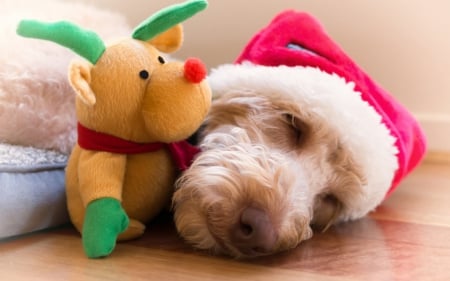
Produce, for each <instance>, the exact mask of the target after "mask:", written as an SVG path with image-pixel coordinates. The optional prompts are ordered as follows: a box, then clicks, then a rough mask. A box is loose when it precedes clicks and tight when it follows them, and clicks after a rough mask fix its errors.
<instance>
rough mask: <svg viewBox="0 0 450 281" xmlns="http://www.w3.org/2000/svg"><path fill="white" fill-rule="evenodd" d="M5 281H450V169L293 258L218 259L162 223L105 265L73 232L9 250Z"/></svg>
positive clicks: (427, 167) (408, 185)
mask: <svg viewBox="0 0 450 281" xmlns="http://www.w3.org/2000/svg"><path fill="white" fill-rule="evenodd" d="M0 280H9V281H12V280H27V281H30V280H77V281H78V280H121V281H122V280H187V281H189V280H216V281H219V280H271V281H274V280H283V281H290V280H365V281H366V280H377V281H380V280H408V281H417V280H433V281H434V280H450V165H442V164H433V163H424V164H422V165H421V167H419V168H418V169H417V170H416V171H415V172H414V173H413V174H411V175H410V176H409V177H408V178H407V179H406V180H405V181H404V182H403V184H402V185H401V186H400V187H399V189H398V190H397V191H396V192H395V193H394V194H393V196H392V197H390V198H389V199H388V200H387V201H386V202H385V203H384V204H383V205H382V206H381V207H379V209H378V210H377V211H376V212H375V213H373V214H371V215H370V216H369V217H367V218H364V219H362V220H360V221H357V222H353V223H347V224H343V225H339V226H337V227H334V228H331V229H330V230H329V231H328V232H326V233H324V234H316V235H315V236H314V238H312V239H311V240H308V241H306V242H304V243H303V244H302V245H301V246H299V247H298V248H297V249H295V250H292V251H290V252H287V253H282V254H279V255H275V256H271V257H265V258H260V259H257V260H253V261H245V262H244V261H235V260H231V259H227V258H223V257H211V256H208V255H207V254H205V253H201V252H196V251H193V250H191V249H190V248H189V247H188V246H186V245H184V244H183V242H182V241H181V240H180V239H179V238H178V237H177V235H176V232H175V231H174V228H173V226H172V224H171V223H170V218H169V217H167V216H165V217H164V216H163V217H161V218H160V219H159V220H158V221H156V222H155V223H154V224H152V225H151V226H150V227H149V229H148V231H147V234H146V235H145V237H143V238H142V239H139V240H136V241H133V242H128V243H122V244H119V245H117V247H116V249H115V251H114V253H113V254H112V255H111V256H110V257H108V258H106V259H101V260H90V259H87V258H86V257H85V256H84V254H83V252H82V248H81V240H80V238H79V236H78V234H77V233H76V232H75V231H74V230H73V229H72V228H71V227H70V226H68V227H65V228H62V229H57V230H53V231H49V232H44V233H36V234H32V235H28V236H26V237H21V238H19V239H15V240H10V241H6V242H2V243H1V244H0Z"/></svg>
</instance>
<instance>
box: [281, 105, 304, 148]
mask: <svg viewBox="0 0 450 281" xmlns="http://www.w3.org/2000/svg"><path fill="white" fill-rule="evenodd" d="M283 117H284V120H285V121H286V124H287V125H288V126H289V129H290V131H291V133H292V135H293V137H292V138H291V139H292V140H293V141H294V143H293V144H294V145H295V146H297V147H298V146H300V145H302V144H304V143H305V141H306V139H307V136H308V134H309V130H310V129H309V126H308V125H307V124H306V123H305V122H303V121H302V120H300V118H298V117H296V116H295V115H293V114H290V113H284V114H283Z"/></svg>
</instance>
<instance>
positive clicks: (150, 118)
mask: <svg viewBox="0 0 450 281" xmlns="http://www.w3.org/2000/svg"><path fill="white" fill-rule="evenodd" d="M181 35H182V29H181V26H176V27H174V28H172V29H170V30H168V31H166V32H165V33H163V34H161V35H159V36H158V37H156V38H154V39H153V40H152V41H151V42H143V41H139V40H134V39H127V40H123V41H120V42H118V43H117V44H115V45H112V46H110V47H108V48H107V49H106V50H105V52H104V53H103V55H102V57H101V58H100V59H99V60H98V61H97V63H96V64H95V65H93V66H91V65H87V64H82V63H76V62H75V63H73V64H72V66H71V68H70V74H69V79H70V82H71V84H72V86H73V88H74V89H75V90H76V91H77V92H78V99H77V101H76V107H77V118H78V121H79V123H80V124H81V125H82V126H84V127H86V128H88V129H89V130H92V131H95V132H99V133H103V134H107V135H110V136H113V137H115V138H120V139H122V140H126V141H130V142H135V143H139V144H148V143H171V142H178V141H180V140H183V139H185V138H187V137H189V136H190V135H191V134H192V133H194V132H195V130H196V128H198V126H200V124H201V122H202V120H203V118H204V116H205V115H206V113H207V111H208V109H209V106H210V99H211V93H210V89H209V86H208V85H207V84H206V82H205V81H203V82H195V83H194V82H192V81H189V79H187V78H186V76H187V74H186V72H187V71H189V70H186V67H187V66H186V64H187V63H181V62H169V63H166V62H164V61H163V60H164V59H162V58H161V56H160V53H159V51H158V49H159V50H164V51H171V50H172V49H173V48H177V47H178V46H180V44H181V38H182V37H181ZM155 46H156V47H155ZM157 48H158V49H157ZM194 68H195V66H194ZM144 70H145V71H146V72H147V74H148V77H145V76H144V77H141V74H140V72H142V71H144ZM193 71H194V72H195V71H197V69H194V70H193ZM202 80H203V79H202ZM85 85H89V88H87V89H85V88H83V87H84V86H85ZM176 172H177V171H176V165H175V163H174V160H173V158H172V156H171V154H170V152H169V150H168V149H167V148H165V147H163V148H162V149H159V150H157V151H153V152H146V153H137V154H135V153H133V154H128V153H111V152H105V151H102V150H95V151H93V150H89V149H85V148H82V147H80V145H79V144H78V145H76V146H75V148H74V150H73V152H72V154H71V157H70V160H69V163H68V167H67V172H66V183H67V202H68V209H69V214H70V217H71V219H72V222H73V223H74V225H75V226H76V227H77V229H78V230H79V231H80V232H81V231H82V229H83V223H84V221H85V219H84V216H85V210H86V207H87V205H88V204H89V203H91V202H93V201H95V200H97V199H101V198H114V199H117V200H118V201H120V202H121V205H122V207H123V209H124V210H125V212H126V213H127V215H128V217H129V219H130V224H129V226H128V228H127V230H126V231H125V232H123V233H122V234H121V235H120V236H119V239H121V240H125V239H132V238H136V237H138V236H140V235H142V233H143V231H144V229H145V226H144V224H145V223H147V222H148V221H149V220H150V219H151V218H153V217H154V216H155V215H156V214H157V213H159V212H160V211H161V210H162V209H163V208H164V206H165V205H167V204H168V203H169V202H170V197H171V195H172V194H173V183H174V179H175V176H176Z"/></svg>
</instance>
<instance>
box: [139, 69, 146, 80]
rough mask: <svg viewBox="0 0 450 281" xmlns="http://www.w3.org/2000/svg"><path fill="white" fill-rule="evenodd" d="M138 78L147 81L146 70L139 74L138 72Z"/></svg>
mask: <svg viewBox="0 0 450 281" xmlns="http://www.w3.org/2000/svg"><path fill="white" fill-rule="evenodd" d="M139 77H141V78H142V79H144V80H145V79H147V78H148V71H147V70H141V72H139Z"/></svg>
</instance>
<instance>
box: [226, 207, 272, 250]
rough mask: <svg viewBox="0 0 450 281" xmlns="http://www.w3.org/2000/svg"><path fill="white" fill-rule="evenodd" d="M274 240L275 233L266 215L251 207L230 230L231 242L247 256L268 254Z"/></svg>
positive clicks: (243, 212) (245, 210) (244, 211)
mask: <svg viewBox="0 0 450 281" xmlns="http://www.w3.org/2000/svg"><path fill="white" fill-rule="evenodd" d="M276 240H277V237H276V232H275V229H274V226H273V224H272V222H271V221H270V218H269V216H268V215H267V213H266V212H265V211H263V210H260V209H257V208H253V207H248V208H246V209H244V210H243V211H242V213H241V216H240V218H239V221H238V222H237V223H236V224H235V226H234V227H233V228H232V229H231V242H232V243H233V244H234V246H235V247H236V248H238V249H239V251H241V252H242V253H243V254H245V255H248V256H257V255H262V254H265V253H268V252H270V251H271V250H272V249H273V247H274V246H275V243H276Z"/></svg>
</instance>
